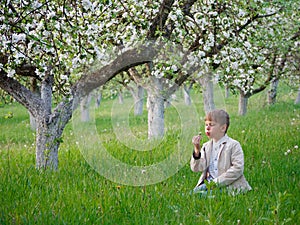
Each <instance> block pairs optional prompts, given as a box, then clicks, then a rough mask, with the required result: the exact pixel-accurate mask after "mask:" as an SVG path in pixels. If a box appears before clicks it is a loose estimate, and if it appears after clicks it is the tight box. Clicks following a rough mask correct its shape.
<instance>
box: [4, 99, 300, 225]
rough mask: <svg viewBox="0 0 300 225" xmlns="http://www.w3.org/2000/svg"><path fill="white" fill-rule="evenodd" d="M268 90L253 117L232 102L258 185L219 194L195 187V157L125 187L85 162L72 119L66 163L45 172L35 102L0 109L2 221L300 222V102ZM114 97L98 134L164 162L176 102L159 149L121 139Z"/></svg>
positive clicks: (101, 113)
mask: <svg viewBox="0 0 300 225" xmlns="http://www.w3.org/2000/svg"><path fill="white" fill-rule="evenodd" d="M261 98H262V97H261V96H258V97H256V98H253V100H252V102H251V103H250V105H249V111H248V114H247V115H246V116H243V117H241V116H238V115H237V114H236V111H237V110H236V105H237V99H236V97H234V96H232V97H230V99H226V100H225V104H226V109H227V110H228V111H229V112H230V115H231V125H230V128H229V131H228V134H229V136H231V137H233V138H235V139H237V140H239V141H240V143H241V144H242V147H243V150H244V154H245V176H246V178H247V180H248V181H249V183H250V184H251V186H252V188H253V191H251V192H248V193H247V194H241V195H237V196H230V195H227V194H224V193H223V194H222V193H221V194H217V195H215V197H214V198H208V197H206V198H203V197H200V196H198V195H190V190H191V189H192V188H193V187H194V185H195V184H196V182H197V180H198V178H199V175H200V174H197V173H192V172H191V170H190V168H189V163H188V161H187V162H186V164H185V165H184V167H183V168H181V169H180V170H179V171H178V172H177V173H176V174H175V175H174V176H172V177H170V178H168V179H166V180H164V181H162V182H160V183H157V184H153V185H148V186H140V187H134V186H125V185H122V184H120V183H114V182H112V181H110V180H108V179H106V178H104V177H103V176H101V175H99V174H98V173H97V172H96V171H95V170H94V169H93V168H92V167H91V166H90V165H89V163H87V162H86V161H85V159H84V157H83V155H82V154H81V152H80V149H79V148H78V147H77V145H76V141H77V140H76V138H75V135H74V131H73V129H72V126H71V124H69V125H68V126H67V128H66V130H65V132H64V136H63V143H62V145H61V147H60V152H59V169H58V170H57V171H38V170H36V169H35V148H34V132H33V131H31V129H30V126H29V117H28V114H27V112H26V110H24V108H22V107H21V106H19V105H18V104H12V105H9V106H4V107H2V108H0V127H1V133H0V176H1V179H0V224H187V225H189V224H299V222H300V219H299V218H300V212H299V200H300V192H299V188H300V174H299V173H300V161H299V156H300V149H299V148H298V146H299V143H300V141H299V140H300V137H299V129H300V111H299V109H300V108H299V106H296V105H294V104H293V103H292V101H291V100H285V101H280V102H278V103H277V104H276V105H274V106H264V107H263V106H262V104H260V102H261ZM255 101H257V102H258V103H259V104H255ZM194 103H195V105H196V107H197V110H198V113H199V115H200V116H201V115H202V111H201V104H202V103H201V100H200V99H198V98H197V97H196V96H195V97H194ZM111 104H112V102H111V101H110V100H105V101H103V102H102V105H101V107H100V108H99V110H98V111H97V112H96V114H97V119H96V127H97V132H98V134H99V136H101V140H102V142H103V145H104V146H105V148H106V149H108V151H109V152H110V154H112V155H114V156H115V157H117V158H118V159H120V160H122V161H125V162H127V163H128V164H133V165H142V164H145V163H148V164H151V163H155V162H158V161H161V160H162V159H164V158H165V157H167V156H168V154H170V153H171V152H172V151H174V149H173V148H174V146H176V144H174V143H176V140H177V138H178V135H180V133H178V131H177V130H176V126H175V125H176V121H178V115H177V114H176V110H174V109H173V108H172V107H171V108H168V109H166V120H167V122H166V123H167V125H166V126H167V127H170V130H169V132H168V133H167V136H166V138H165V139H164V140H163V141H162V142H161V143H160V144H159V145H158V146H157V147H156V148H155V149H153V151H149V152H142V151H134V150H132V149H130V148H128V147H126V146H124V145H122V143H120V141H119V140H118V139H116V138H115V134H114V132H113V129H112V126H111V116H110V112H109V109H110V107H111ZM10 112H12V113H13V116H12V115H11V114H10ZM9 115H10V116H9ZM191 116H192V115H191ZM5 117H7V118H5ZM8 117H10V118H8ZM172 117H173V119H172ZM174 121H175V122H174ZM130 126H131V128H132V130H133V132H134V133H135V134H136V135H140V137H141V138H145V137H146V134H145V129H146V127H147V115H146V112H145V113H144V114H143V115H142V116H140V117H134V116H133V115H130ZM189 147H191V146H189Z"/></svg>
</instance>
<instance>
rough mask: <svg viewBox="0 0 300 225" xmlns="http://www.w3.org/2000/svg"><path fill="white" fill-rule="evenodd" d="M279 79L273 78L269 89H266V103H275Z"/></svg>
mask: <svg viewBox="0 0 300 225" xmlns="http://www.w3.org/2000/svg"><path fill="white" fill-rule="evenodd" d="M278 83H279V79H274V80H272V82H271V87H270V90H269V91H268V104H269V105H273V104H275V103H276V96H277V87H278Z"/></svg>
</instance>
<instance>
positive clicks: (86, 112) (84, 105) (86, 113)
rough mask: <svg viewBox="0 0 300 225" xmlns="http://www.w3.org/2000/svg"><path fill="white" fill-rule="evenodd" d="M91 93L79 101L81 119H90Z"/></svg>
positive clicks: (84, 120) (85, 120) (86, 120)
mask: <svg viewBox="0 0 300 225" xmlns="http://www.w3.org/2000/svg"><path fill="white" fill-rule="evenodd" d="M91 98H92V96H91V94H89V95H87V96H85V97H84V98H83V99H82V101H81V102H80V111H81V121H82V122H88V121H90V104H91Z"/></svg>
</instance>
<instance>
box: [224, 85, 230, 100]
mask: <svg viewBox="0 0 300 225" xmlns="http://www.w3.org/2000/svg"><path fill="white" fill-rule="evenodd" d="M229 96H230V88H229V87H228V85H225V98H229Z"/></svg>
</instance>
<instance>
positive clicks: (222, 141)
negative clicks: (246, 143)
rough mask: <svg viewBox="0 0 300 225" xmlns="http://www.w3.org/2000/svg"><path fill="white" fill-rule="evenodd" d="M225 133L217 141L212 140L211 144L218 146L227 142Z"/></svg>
mask: <svg viewBox="0 0 300 225" xmlns="http://www.w3.org/2000/svg"><path fill="white" fill-rule="evenodd" d="M227 138H228V136H227V134H225V135H224V136H223V137H222V138H221V139H220V140H219V141H218V142H217V143H215V142H214V141H213V145H216V146H220V145H221V144H225V143H226V142H227Z"/></svg>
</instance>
